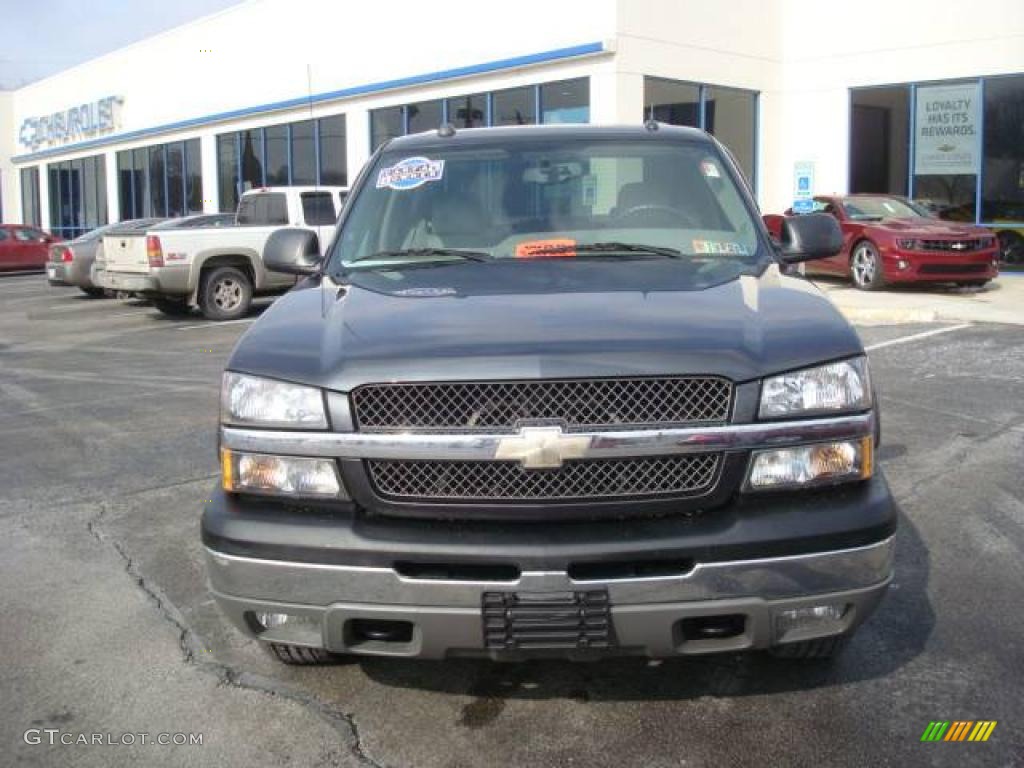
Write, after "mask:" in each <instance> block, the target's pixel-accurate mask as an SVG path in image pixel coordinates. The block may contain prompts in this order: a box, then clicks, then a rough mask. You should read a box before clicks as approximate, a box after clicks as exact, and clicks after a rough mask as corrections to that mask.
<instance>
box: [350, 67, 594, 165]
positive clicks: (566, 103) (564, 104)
mask: <svg viewBox="0 0 1024 768" xmlns="http://www.w3.org/2000/svg"><path fill="white" fill-rule="evenodd" d="M488 96H490V100H491V106H490V109H488V107H487V98H488ZM538 102H541V103H542V105H543V106H542V109H543V120H541V121H540V122H546V123H586V122H589V120H590V80H589V78H586V77H581V78H578V79H575V80H558V81H555V82H551V83H541V84H537V85H526V86H522V87H520V88H509V89H507V90H502V91H493V92H491V93H490V94H487V93H475V94H470V95H468V96H450V97H449V98H447V99H446V100H445V103H446V108H447V117H445V119H446V120H447V121H448V122H450V123H451V124H452V125H454V126H455V127H456V128H482V127H488V126H498V125H533V124H536V123H537V122H538V119H537V104H538ZM438 103H439V102H436V101H434V102H417V103H413V104H403V105H399V106H395V107H384V108H382V109H372V110H370V144H371V148H372V149H374V150H376V149H377V147H379V146H380V145H381V144H383V143H384V142H385V141H388V140H390V139H393V138H396V137H398V136H404V135H405V134H407V133H417V132H419V131H424V130H430V129H431V128H436V127H437V125H438V124H439V123H440V118H437V114H436V108H435V107H434V105H435V104H438ZM435 119H437V120H438V123H436V124H432V123H433V121H434V120H435Z"/></svg>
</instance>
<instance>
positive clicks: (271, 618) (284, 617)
mask: <svg viewBox="0 0 1024 768" xmlns="http://www.w3.org/2000/svg"><path fill="white" fill-rule="evenodd" d="M290 618H291V616H289V615H288V614H287V613H257V614H256V621H258V622H259V623H260V626H261V627H263V628H264V629H273V628H274V627H281V626H284V625H285V624H287V623H288V619H290Z"/></svg>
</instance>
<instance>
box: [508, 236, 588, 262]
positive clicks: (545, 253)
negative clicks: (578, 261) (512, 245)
mask: <svg viewBox="0 0 1024 768" xmlns="http://www.w3.org/2000/svg"><path fill="white" fill-rule="evenodd" d="M575 255H576V241H575V240H570V239H569V238H555V239H553V240H527V241H525V242H522V243H519V244H518V245H516V258H517V259H548V258H557V257H559V256H569V257H572V256H575Z"/></svg>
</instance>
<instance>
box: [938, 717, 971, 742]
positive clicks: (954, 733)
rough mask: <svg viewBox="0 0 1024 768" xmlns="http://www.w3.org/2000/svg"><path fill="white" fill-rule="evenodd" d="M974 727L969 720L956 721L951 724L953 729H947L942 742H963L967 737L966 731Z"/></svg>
mask: <svg viewBox="0 0 1024 768" xmlns="http://www.w3.org/2000/svg"><path fill="white" fill-rule="evenodd" d="M972 725H974V723H973V722H972V721H970V720H956V721H954V723H953V727H952V728H950V729H949V733H947V734H946V738H945V739H943V741H963V740H964V738H965V737H966V736H967V730H968V729H969V728H970V727H971V726H972Z"/></svg>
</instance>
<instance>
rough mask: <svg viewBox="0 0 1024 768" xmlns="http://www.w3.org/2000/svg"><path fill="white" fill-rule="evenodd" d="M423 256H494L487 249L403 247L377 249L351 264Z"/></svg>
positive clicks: (487, 258) (485, 258)
mask: <svg viewBox="0 0 1024 768" xmlns="http://www.w3.org/2000/svg"><path fill="white" fill-rule="evenodd" d="M421 256H454V257H455V258H459V259H465V260H466V261H491V260H492V259H493V258H494V257H493V256H491V254H489V253H487V252H486V251H467V250H464V249H462V248H402V249H399V250H394V251H377V252H376V253H371V254H370V255H369V256H361V257H359V258H358V259H353V260H352V261H350V262H349V265H352V264H358V263H359V262H360V261H378V260H389V259H406V258H411V259H416V258H419V257H421ZM427 263H431V262H427ZM433 263H437V262H433Z"/></svg>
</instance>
